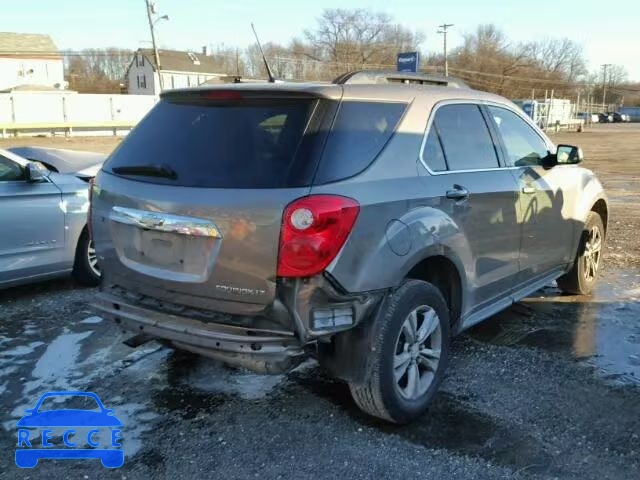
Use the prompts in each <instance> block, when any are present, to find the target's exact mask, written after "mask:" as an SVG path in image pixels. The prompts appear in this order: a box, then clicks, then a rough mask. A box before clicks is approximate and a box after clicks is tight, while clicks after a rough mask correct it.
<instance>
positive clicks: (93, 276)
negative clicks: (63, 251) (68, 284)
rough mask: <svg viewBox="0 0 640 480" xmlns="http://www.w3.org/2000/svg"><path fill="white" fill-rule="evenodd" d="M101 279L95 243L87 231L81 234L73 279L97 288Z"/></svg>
mask: <svg viewBox="0 0 640 480" xmlns="http://www.w3.org/2000/svg"><path fill="white" fill-rule="evenodd" d="M100 277H101V274H100V268H99V267H98V257H97V256H96V251H95V248H94V246H93V241H92V240H91V239H90V238H89V232H88V231H87V230H86V229H85V230H84V231H83V232H82V233H81V234H80V239H79V240H78V246H77V247H76V258H75V261H74V263H73V278H75V279H76V281H77V282H78V283H80V284H82V285H87V286H89V287H95V286H97V285H99V284H100Z"/></svg>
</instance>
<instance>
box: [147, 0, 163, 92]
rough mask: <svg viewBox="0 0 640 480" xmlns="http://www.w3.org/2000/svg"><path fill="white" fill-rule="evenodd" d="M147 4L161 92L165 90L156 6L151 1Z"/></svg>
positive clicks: (148, 0)
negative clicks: (158, 44)
mask: <svg viewBox="0 0 640 480" xmlns="http://www.w3.org/2000/svg"><path fill="white" fill-rule="evenodd" d="M144 1H145V3H146V4H147V18H148V19H149V30H151V43H153V56H154V57H155V59H156V69H157V70H158V80H159V82H160V91H162V90H163V89H164V88H163V87H164V85H163V84H162V73H161V72H160V55H159V54H158V46H157V45H156V34H155V31H154V29H153V27H154V21H153V15H154V14H155V13H156V11H155V6H154V4H153V3H152V2H151V1H150V0H144Z"/></svg>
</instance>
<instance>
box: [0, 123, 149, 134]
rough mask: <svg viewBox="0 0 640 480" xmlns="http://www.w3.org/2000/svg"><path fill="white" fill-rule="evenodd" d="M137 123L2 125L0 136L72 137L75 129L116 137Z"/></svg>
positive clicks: (0, 126) (0, 124)
mask: <svg viewBox="0 0 640 480" xmlns="http://www.w3.org/2000/svg"><path fill="white" fill-rule="evenodd" d="M136 123H137V122H134V121H121V120H110V121H103V122H39V123H0V135H2V138H6V137H7V132H12V133H13V134H14V135H15V136H18V135H19V133H20V132H32V133H33V132H47V133H51V134H55V133H57V132H63V133H64V134H65V136H70V135H71V134H72V133H73V130H74V129H78V130H111V131H113V134H114V135H117V134H118V130H131V129H132V128H133V127H134V126H135V125H136Z"/></svg>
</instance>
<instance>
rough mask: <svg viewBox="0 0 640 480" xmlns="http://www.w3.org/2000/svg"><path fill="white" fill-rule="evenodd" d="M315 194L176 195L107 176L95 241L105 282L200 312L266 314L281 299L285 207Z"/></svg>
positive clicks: (182, 191) (178, 191)
mask: <svg viewBox="0 0 640 480" xmlns="http://www.w3.org/2000/svg"><path fill="white" fill-rule="evenodd" d="M308 191H309V189H308V188H307V187H305V188H293V189H251V190H242V191H232V190H227V189H203V188H184V187H171V186H167V185H154V184H150V183H142V182H136V181H133V180H128V179H125V178H120V177H117V176H114V175H110V174H107V173H104V172H102V173H101V174H100V175H99V177H98V179H97V181H96V187H95V188H94V198H93V205H94V209H93V226H94V233H93V234H94V240H95V244H96V248H97V253H98V255H99V258H100V262H101V264H102V265H103V271H104V275H105V282H106V283H107V284H112V285H119V286H122V287H125V288H126V289H127V290H129V291H134V292H138V293H141V294H145V295H150V296H154V297H159V298H162V299H164V300H167V301H169V302H175V303H179V304H187V305H193V306H195V307H200V308H213V309H216V310H222V311H228V312H230V313H239V312H247V313H249V312H253V311H259V310H261V309H262V307H263V306H264V305H266V304H268V303H270V302H271V301H272V300H273V298H274V295H275V280H276V266H277V258H278V239H279V236H280V224H281V221H282V212H283V210H284V207H285V206H286V205H287V204H288V203H289V202H291V201H292V200H294V199H295V198H298V197H301V196H304V195H306V194H307V193H308ZM168 212H170V213H168ZM167 294H168V295H169V297H167V296H166V295H167ZM215 300H219V301H223V302H226V301H232V302H240V303H243V304H247V305H223V304H221V303H220V302H216V301H215Z"/></svg>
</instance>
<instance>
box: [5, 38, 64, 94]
mask: <svg viewBox="0 0 640 480" xmlns="http://www.w3.org/2000/svg"><path fill="white" fill-rule="evenodd" d="M21 85H31V86H39V87H48V88H57V89H64V88H65V86H66V83H65V81H64V65H63V61H62V56H61V55H60V52H59V51H58V49H57V48H56V46H55V44H54V43H53V40H51V37H49V35H41V34H37V33H10V32H0V91H1V90H9V89H12V88H14V87H19V86H21Z"/></svg>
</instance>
